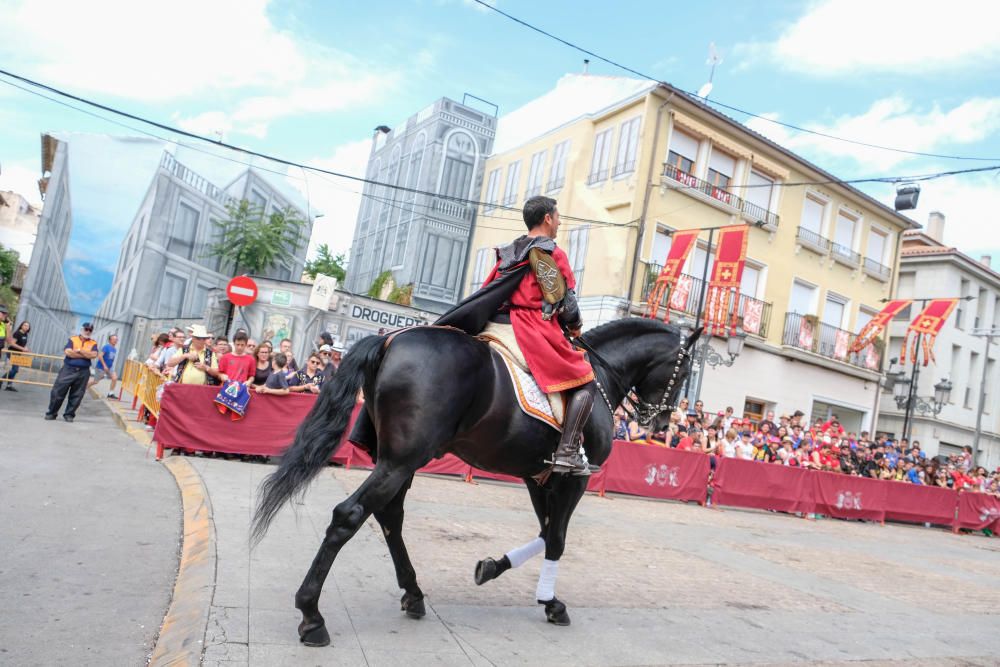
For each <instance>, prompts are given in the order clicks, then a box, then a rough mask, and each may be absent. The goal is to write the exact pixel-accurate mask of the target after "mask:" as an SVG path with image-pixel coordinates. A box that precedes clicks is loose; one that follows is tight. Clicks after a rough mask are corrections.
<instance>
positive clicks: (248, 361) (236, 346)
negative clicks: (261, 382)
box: [219, 331, 255, 382]
mask: <svg viewBox="0 0 1000 667" xmlns="http://www.w3.org/2000/svg"><path fill="white" fill-rule="evenodd" d="M247 340H248V338H247V335H246V333H245V332H243V331H237V332H236V335H235V336H233V351H232V352H229V353H227V354H224V355H222V357H221V358H220V359H219V372H220V373H222V375H223V380H224V381H232V382H247V381H249V380H252V379H253V373H254V366H255V362H254V358H253V357H252V356H250V355H249V354H247Z"/></svg>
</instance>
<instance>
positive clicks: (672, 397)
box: [632, 328, 702, 430]
mask: <svg viewBox="0 0 1000 667" xmlns="http://www.w3.org/2000/svg"><path fill="white" fill-rule="evenodd" d="M701 332H702V329H701V328H698V329H695V331H694V332H693V333H691V334H690V335H689V336H687V337H686V338H685V337H683V336H678V335H677V333H676V330H672V331H671V332H664V337H665V341H664V344H663V345H662V346H659V345H657V346H656V348H657V349H659V350H662V353H659V354H654V355H653V356H652V357H651V359H650V360H649V364H648V366H647V369H646V373H645V374H644V375H643V377H642V379H641V380H639V382H638V383H636V385H635V392H634V393H635V396H636V398H638V401H635V400H633V401H632V402H633V404H634V407H635V414H636V419H637V420H638V422H639V425H640V426H641V427H643V428H646V429H648V428H650V426H651V425H652V426H653V428H654V430H662V428H664V427H665V424H666V423H667V421H669V419H670V413H671V412H673V410H674V409H675V408H676V407H677V399H678V397H679V395H680V393H681V387H683V386H684V381H685V380H686V379H687V376H688V375H689V374H690V372H691V356H692V353H693V351H694V345H695V343H696V342H697V341H698V337H699V336H701Z"/></svg>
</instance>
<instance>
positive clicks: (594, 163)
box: [587, 128, 614, 185]
mask: <svg viewBox="0 0 1000 667" xmlns="http://www.w3.org/2000/svg"><path fill="white" fill-rule="evenodd" d="M613 134H614V128H612V129H608V130H604V131H603V132H601V133H599V134H598V135H597V136H596V137H595V138H594V156H593V157H592V158H591V160H590V175H589V176H588V177H587V184H588V185H593V184H594V183H600V182H601V181H603V180H605V179H607V177H608V161H609V160H610V159H611V138H612V135H613Z"/></svg>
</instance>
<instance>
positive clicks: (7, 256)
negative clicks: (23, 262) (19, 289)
mask: <svg viewBox="0 0 1000 667" xmlns="http://www.w3.org/2000/svg"><path fill="white" fill-rule="evenodd" d="M20 259H21V256H20V255H19V254H18V252H17V251H16V250H8V249H7V248H5V247H3V244H0V285H10V284H11V283H12V282H14V272H15V271H17V262H18V260H20Z"/></svg>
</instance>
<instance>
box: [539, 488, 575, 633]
mask: <svg viewBox="0 0 1000 667" xmlns="http://www.w3.org/2000/svg"><path fill="white" fill-rule="evenodd" d="M550 484H551V486H550V488H549V489H548V490H547V492H546V493H545V496H546V500H547V503H546V508H547V513H546V520H545V522H544V524H543V525H544V529H545V560H544V561H542V571H541V573H540V574H539V575H538V587H537V588H536V589H535V599H536V600H537V601H538V603H539V604H544V605H545V618H546V620H548V622H549V623H555V624H556V625H569V614H568V613H566V605H565V604H563V603H562V602H560V601H559V599H558V598H556V575H557V574H558V571H559V559H560V558H562V555H563V551H564V550H565V548H566V530H567V529H568V527H569V520H570V517H572V516H573V511H574V510H575V509H576V506H577V504H578V503H579V502H580V498H582V497H583V494H584V492H586V490H587V478H586V477H578V476H574V475H560V476H559V477H557V478H556V479H553V480H551V482H550ZM540 492H541V491H540V490H539V493H540Z"/></svg>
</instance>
